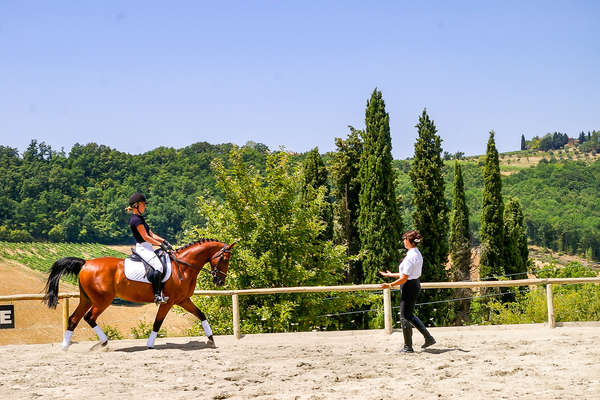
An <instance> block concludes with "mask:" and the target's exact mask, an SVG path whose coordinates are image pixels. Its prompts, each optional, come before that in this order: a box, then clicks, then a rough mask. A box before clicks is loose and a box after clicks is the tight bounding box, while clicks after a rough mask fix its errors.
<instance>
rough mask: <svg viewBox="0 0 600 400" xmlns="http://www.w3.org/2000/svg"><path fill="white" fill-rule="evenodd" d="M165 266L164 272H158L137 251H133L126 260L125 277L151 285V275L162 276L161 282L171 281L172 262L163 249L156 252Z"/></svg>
mask: <svg viewBox="0 0 600 400" xmlns="http://www.w3.org/2000/svg"><path fill="white" fill-rule="evenodd" d="M154 252H155V253H156V255H157V256H158V258H159V260H160V262H161V263H162V265H163V272H162V273H160V272H158V271H156V270H155V269H154V268H152V266H151V265H150V264H149V263H148V262H147V261H146V260H144V259H143V258H142V257H141V256H140V255H139V254H137V252H136V251H135V249H131V253H132V254H131V255H130V256H129V257H127V258H125V265H124V267H125V276H126V277H127V279H129V280H132V281H138V282H145V283H150V282H151V279H149V274H154V273H157V274H159V273H160V274H161V279H160V281H161V282H165V281H167V280H169V278H170V277H171V270H172V268H171V260H170V258H169V255H168V254H167V253H166V252H165V251H164V250H162V249H157V250H155V251H154Z"/></svg>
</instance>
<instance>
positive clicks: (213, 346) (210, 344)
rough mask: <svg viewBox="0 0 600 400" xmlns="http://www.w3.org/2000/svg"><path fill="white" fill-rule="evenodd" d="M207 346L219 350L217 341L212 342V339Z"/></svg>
mask: <svg viewBox="0 0 600 400" xmlns="http://www.w3.org/2000/svg"><path fill="white" fill-rule="evenodd" d="M206 345H207V346H208V347H210V348H211V349H216V348H217V345H216V344H215V341H214V340H210V339H208V341H207V342H206Z"/></svg>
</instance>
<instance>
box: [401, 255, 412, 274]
mask: <svg viewBox="0 0 600 400" xmlns="http://www.w3.org/2000/svg"><path fill="white" fill-rule="evenodd" d="M412 265H413V259H412V257H411V256H410V255H407V256H406V257H404V260H402V262H401V263H400V278H402V274H404V275H407V276H410V271H411V269H412Z"/></svg>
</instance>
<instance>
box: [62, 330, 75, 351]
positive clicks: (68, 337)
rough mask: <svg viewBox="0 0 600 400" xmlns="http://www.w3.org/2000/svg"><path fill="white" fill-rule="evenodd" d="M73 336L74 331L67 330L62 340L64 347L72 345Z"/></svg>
mask: <svg viewBox="0 0 600 400" xmlns="http://www.w3.org/2000/svg"><path fill="white" fill-rule="evenodd" d="M72 337H73V331H65V337H64V338H63V341H62V348H63V349H66V348H67V347H69V346H70V345H71V338H72Z"/></svg>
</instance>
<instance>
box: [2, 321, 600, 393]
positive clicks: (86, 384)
mask: <svg viewBox="0 0 600 400" xmlns="http://www.w3.org/2000/svg"><path fill="white" fill-rule="evenodd" d="M599 326H600V325H598V323H595V324H593V323H587V324H570V325H567V326H562V327H558V328H555V329H550V328H547V327H545V326H544V325H542V324H537V325H519V326H501V327H496V326H485V327H462V328H433V329H431V333H432V334H433V335H434V336H435V338H436V339H437V342H438V343H437V344H436V345H434V346H433V347H431V348H429V349H426V350H421V349H420V348H419V345H420V344H421V343H423V338H422V337H420V335H419V334H418V333H417V332H415V344H416V346H415V348H416V352H415V353H413V354H402V353H399V352H398V350H399V349H400V347H401V345H402V340H403V339H402V333H401V332H399V331H395V332H394V333H393V334H392V335H386V334H384V333H383V332H382V331H381V330H371V331H345V332H314V333H288V334H262V335H247V336H244V337H243V338H242V339H241V340H235V339H234V338H233V337H232V336H217V337H216V344H217V348H211V347H209V346H207V345H206V341H205V338H198V337H193V338H183V337H179V338H165V339H160V338H159V339H158V340H157V342H156V349H154V350H147V349H146V347H145V341H144V340H122V341H111V342H109V344H108V345H107V346H106V347H100V346H98V345H97V344H96V343H95V342H80V343H76V344H74V345H73V346H71V348H70V349H69V350H68V351H66V352H64V351H62V350H61V349H60V346H59V345H58V344H38V345H8V346H0V358H1V359H2V360H3V365H2V379H1V380H0V398H2V399H37V398H44V399H83V398H85V399H101V398H102V399H104V398H127V399H133V400H135V399H192V398H193V399H214V400H217V399H399V398H403V399H413V398H414V399H515V398H518V399H536V400H537V399H578V400H580V399H598V398H600V369H599V368H598V360H600V348H599V347H598V345H597V344H598V343H599V342H600V329H599Z"/></svg>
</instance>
